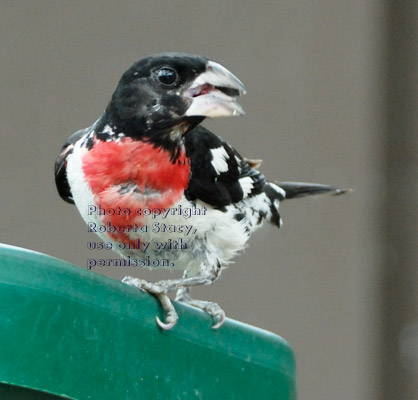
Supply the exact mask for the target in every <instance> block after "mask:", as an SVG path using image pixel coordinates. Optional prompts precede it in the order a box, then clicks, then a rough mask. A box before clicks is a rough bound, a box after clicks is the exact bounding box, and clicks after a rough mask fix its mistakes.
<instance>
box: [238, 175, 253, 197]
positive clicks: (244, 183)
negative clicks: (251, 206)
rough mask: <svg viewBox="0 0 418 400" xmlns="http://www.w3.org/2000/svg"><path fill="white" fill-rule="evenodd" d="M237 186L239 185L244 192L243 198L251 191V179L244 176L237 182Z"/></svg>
mask: <svg viewBox="0 0 418 400" xmlns="http://www.w3.org/2000/svg"><path fill="white" fill-rule="evenodd" d="M239 184H240V185H241V188H242V191H243V192H244V197H246V196H248V195H249V194H250V193H251V190H253V187H254V185H253V180H252V178H251V177H249V176H246V177H244V178H241V179H240V180H239Z"/></svg>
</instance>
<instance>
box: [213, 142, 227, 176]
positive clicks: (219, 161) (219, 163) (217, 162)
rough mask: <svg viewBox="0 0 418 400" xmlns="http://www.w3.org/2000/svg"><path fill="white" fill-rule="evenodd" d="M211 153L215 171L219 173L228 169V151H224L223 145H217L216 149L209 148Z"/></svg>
mask: <svg viewBox="0 0 418 400" xmlns="http://www.w3.org/2000/svg"><path fill="white" fill-rule="evenodd" d="M210 152H211V153H212V161H211V163H212V166H213V168H215V171H216V173H217V174H218V175H219V174H221V173H222V172H226V171H228V163H227V160H228V159H229V156H228V153H227V152H226V150H225V148H224V147H218V148H217V149H211V151H210Z"/></svg>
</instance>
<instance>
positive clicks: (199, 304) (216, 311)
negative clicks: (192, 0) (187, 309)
mask: <svg viewBox="0 0 418 400" xmlns="http://www.w3.org/2000/svg"><path fill="white" fill-rule="evenodd" d="M176 300H179V301H181V302H183V303H185V304H189V305H191V306H193V307H196V308H200V309H201V310H203V311H206V312H207V313H208V314H209V315H210V316H211V317H212V318H213V319H214V320H215V321H217V322H216V323H215V325H213V326H212V329H219V328H220V327H221V326H222V325H223V323H224V322H225V311H224V310H222V308H221V307H219V305H218V304H217V303H213V302H211V301H203V300H195V299H191V298H187V297H186V298H176Z"/></svg>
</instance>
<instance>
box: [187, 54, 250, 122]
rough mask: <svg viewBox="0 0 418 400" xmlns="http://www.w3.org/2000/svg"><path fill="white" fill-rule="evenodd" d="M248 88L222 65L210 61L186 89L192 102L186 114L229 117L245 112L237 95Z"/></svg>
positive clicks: (243, 92)
mask: <svg viewBox="0 0 418 400" xmlns="http://www.w3.org/2000/svg"><path fill="white" fill-rule="evenodd" d="M246 92H247V90H246V89H245V86H244V85H243V84H242V82H241V81H240V80H239V79H238V78H237V77H236V76H235V75H234V74H232V73H231V72H230V71H228V70H227V69H226V68H225V67H223V66H222V65H220V64H218V63H216V62H213V61H208V63H207V66H206V71H205V72H202V73H201V74H200V75H199V76H198V77H197V78H196V79H195V80H194V81H193V82H192V84H191V85H190V86H189V87H188V88H187V89H186V91H185V92H184V94H183V95H184V96H185V97H186V98H188V99H189V101H190V102H191V104H190V106H189V108H188V109H187V111H186V113H185V116H188V117H190V116H202V117H212V118H216V117H228V116H231V115H243V114H245V112H244V110H243V109H242V107H241V106H240V105H239V104H238V103H237V100H236V97H237V96H240V95H241V94H245V93H246Z"/></svg>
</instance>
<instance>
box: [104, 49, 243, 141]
mask: <svg viewBox="0 0 418 400" xmlns="http://www.w3.org/2000/svg"><path fill="white" fill-rule="evenodd" d="M243 93H245V87H244V85H243V84H242V83H241V82H240V81H239V80H238V78H236V77H235V76H234V75H233V74H232V73H231V72H229V71H228V70H227V69H226V68H224V67H222V66H221V65H220V64H217V63H215V62H213V61H210V60H208V59H207V58H204V57H201V56H198V55H193V54H185V53H162V54H156V55H153V56H150V57H146V58H143V59H141V60H139V61H137V62H136V63H134V64H133V65H132V66H131V67H130V68H129V69H128V70H127V71H126V72H125V73H124V74H123V76H122V78H121V79H120V81H119V84H118V86H117V88H116V90H115V92H114V94H113V96H112V99H111V101H110V103H109V106H108V107H107V110H106V113H105V115H104V118H103V119H102V121H103V122H102V124H108V125H110V126H111V128H112V130H113V132H115V133H116V132H118V133H124V134H125V135H128V136H132V137H135V136H136V137H144V136H149V135H150V134H155V133H156V132H161V131H167V130H172V129H173V128H174V127H181V129H182V131H183V133H185V132H186V131H187V130H188V129H190V128H191V127H193V126H195V125H196V124H197V123H199V122H201V121H202V120H203V119H204V118H205V117H219V116H228V115H237V114H243V110H242V108H241V107H240V106H239V104H238V103H237V102H236V100H235V96H238V95H240V94H243Z"/></svg>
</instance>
